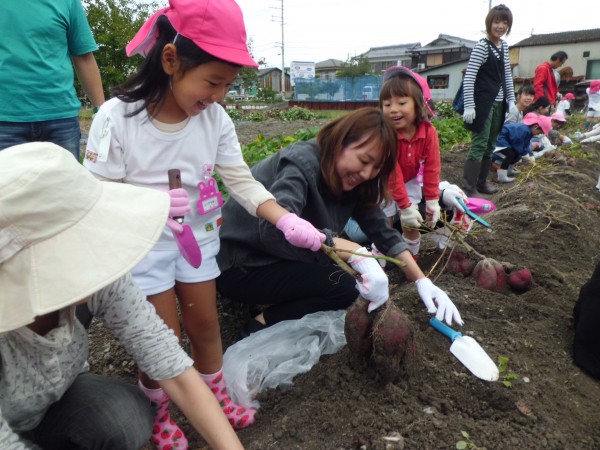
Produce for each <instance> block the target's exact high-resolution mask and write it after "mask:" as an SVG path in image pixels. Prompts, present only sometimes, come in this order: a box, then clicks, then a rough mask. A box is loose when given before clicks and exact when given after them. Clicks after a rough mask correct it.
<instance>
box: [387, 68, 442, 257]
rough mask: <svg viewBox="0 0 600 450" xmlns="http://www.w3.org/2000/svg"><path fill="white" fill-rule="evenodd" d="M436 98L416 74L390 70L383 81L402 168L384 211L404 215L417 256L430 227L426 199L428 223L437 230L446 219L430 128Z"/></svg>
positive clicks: (408, 239)
mask: <svg viewBox="0 0 600 450" xmlns="http://www.w3.org/2000/svg"><path fill="white" fill-rule="evenodd" d="M430 100H431V93H430V90H429V86H428V85H427V81H425V79H423V77H421V76H420V75H418V74H416V73H414V72H412V71H411V70H410V69H408V68H406V67H402V66H397V67H390V68H389V69H388V70H386V71H385V73H384V75H383V86H382V87H381V92H380V94H379V106H380V108H381V109H382V111H383V112H384V113H385V114H386V115H387V116H389V117H390V119H392V121H393V123H394V125H395V127H396V131H397V133H398V163H397V164H396V170H395V176H393V177H390V191H391V192H392V197H393V199H394V201H393V202H392V203H391V204H388V205H387V206H386V207H385V208H384V211H385V213H386V215H387V216H388V217H393V216H394V215H395V213H396V211H397V210H398V209H399V210H400V223H401V225H402V236H403V237H404V240H405V241H406V243H407V244H408V246H409V249H410V251H411V253H412V254H413V255H416V254H417V253H418V252H419V247H420V244H421V234H420V232H419V227H420V226H421V223H422V222H423V221H424V220H423V217H422V216H421V213H420V212H419V210H418V205H419V203H421V200H422V198H423V196H424V197H425V205H426V207H425V211H426V221H427V225H428V226H429V227H430V228H433V227H434V226H435V224H436V222H437V221H438V219H439V217H440V204H439V195H440V190H439V184H440V171H441V164H440V145H439V140H438V134H437V131H436V129H435V127H434V126H433V125H432V124H431V122H430V120H429V119H430V117H431V115H432V111H431V109H430V108H429V106H428V102H429V101H430Z"/></svg>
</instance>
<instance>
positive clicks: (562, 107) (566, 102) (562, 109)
mask: <svg viewBox="0 0 600 450" xmlns="http://www.w3.org/2000/svg"><path fill="white" fill-rule="evenodd" d="M573 100H575V96H574V95H573V93H572V92H567V93H566V94H565V96H564V97H563V98H562V99H561V100H560V102H558V105H557V106H556V112H558V113H561V114H562V115H563V116H565V117H567V116H570V115H571V102H572V101H573Z"/></svg>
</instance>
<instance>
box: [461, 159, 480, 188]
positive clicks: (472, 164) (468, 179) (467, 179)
mask: <svg viewBox="0 0 600 450" xmlns="http://www.w3.org/2000/svg"><path fill="white" fill-rule="evenodd" d="M480 169H481V163H480V162H479V161H477V160H476V159H467V160H466V161H465V168H464V174H463V185H462V186H461V189H462V190H463V192H464V193H465V195H466V196H467V197H473V196H474V195H475V194H477V190H476V188H475V185H476V184H477V177H478V176H479V171H480Z"/></svg>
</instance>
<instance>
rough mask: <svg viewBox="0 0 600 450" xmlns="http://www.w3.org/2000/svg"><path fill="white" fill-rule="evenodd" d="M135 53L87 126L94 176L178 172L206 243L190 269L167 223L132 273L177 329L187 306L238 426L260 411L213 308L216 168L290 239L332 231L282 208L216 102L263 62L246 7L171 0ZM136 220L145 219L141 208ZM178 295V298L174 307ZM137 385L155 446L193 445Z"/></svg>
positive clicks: (157, 396)
mask: <svg viewBox="0 0 600 450" xmlns="http://www.w3.org/2000/svg"><path fill="white" fill-rule="evenodd" d="M127 54H128V55H129V56H131V55H135V54H141V55H143V56H145V60H144V62H143V63H142V65H141V66H140V68H139V69H138V71H137V73H135V74H134V75H133V76H132V77H131V78H130V79H129V80H127V81H126V82H125V83H123V84H122V85H121V86H118V87H117V88H116V89H115V90H114V94H115V97H114V98H113V99H111V100H110V101H108V102H106V103H105V104H104V105H103V107H102V108H101V109H100V111H99V112H98V113H97V115H96V117H95V119H94V121H93V123H92V127H91V130H90V135H89V139H88V144H87V149H86V157H85V166H86V167H87V168H88V169H89V170H90V171H92V172H93V173H94V174H95V175H97V176H98V177H100V178H102V179H105V180H111V181H117V182H122V183H130V184H134V185H137V186H143V187H148V188H152V189H159V190H163V191H168V192H169V194H170V195H171V197H185V196H184V195H183V196H182V189H172V190H169V183H168V181H169V180H168V175H167V172H168V170H169V169H179V170H180V173H181V182H182V188H183V189H184V190H185V192H183V194H185V193H187V195H188V196H189V201H185V200H184V201H183V202H182V204H181V211H179V213H178V214H177V216H184V215H185V223H186V225H189V226H190V227H191V229H192V230H193V233H194V237H195V239H196V240H197V242H198V245H199V247H200V249H201V252H202V262H201V265H200V266H199V267H192V266H191V264H189V263H188V262H187V261H186V260H185V259H184V258H183V256H182V254H181V252H180V251H179V250H178V246H177V243H176V241H175V238H174V236H173V232H175V233H181V232H182V227H181V225H179V226H177V225H178V224H177V222H175V223H174V221H170V224H171V226H170V227H165V229H164V230H163V233H162V236H161V237H160V239H159V240H158V243H157V244H156V245H155V246H154V248H153V249H152V250H151V251H150V253H149V254H148V256H147V257H145V258H144V259H143V260H142V261H141V262H140V263H139V264H138V265H137V266H136V267H135V268H134V269H133V275H134V278H135V281H136V282H137V284H138V285H139V286H140V288H141V289H142V291H143V292H144V294H145V295H146V296H147V299H148V301H149V302H150V303H152V304H153V305H154V307H155V308H156V311H157V312H158V314H159V315H160V316H161V317H162V319H163V320H164V321H165V322H166V324H167V325H168V326H169V327H170V328H171V329H172V330H173V331H174V332H175V334H176V335H177V336H178V337H180V338H181V328H180V324H179V314H180V315H181V318H182V321H183V327H184V329H185V332H186V334H187V336H188V337H189V339H190V343H191V352H192V357H193V359H194V366H195V367H196V369H197V370H198V371H199V372H200V375H201V377H202V378H203V379H204V381H205V382H206V383H207V384H208V386H209V387H210V388H211V390H212V391H213V393H214V394H215V396H216V397H217V399H218V401H219V402H220V404H221V407H222V408H223V411H224V412H225V415H226V416H227V417H228V419H229V421H230V423H231V424H232V426H233V427H234V428H236V429H239V428H244V427H246V426H248V425H251V424H252V423H253V422H254V414H255V410H254V409H249V408H244V407H243V406H240V405H237V404H235V403H233V402H232V400H231V398H230V397H229V394H228V391H227V387H226V384H225V379H224V378H223V373H222V366H223V355H222V344H221V335H220V329H219V320H218V314H217V307H216V283H215V279H216V278H217V276H219V274H220V272H219V267H218V265H217V263H216V255H217V253H218V251H219V246H220V241H219V229H220V226H221V222H222V219H221V205H222V203H223V198H222V195H221V193H219V191H218V187H217V183H216V181H215V179H214V178H213V174H214V173H215V172H216V173H218V174H219V175H220V177H221V179H222V180H223V183H224V184H225V185H226V186H227V188H228V191H229V193H230V195H231V196H232V197H234V198H235V199H236V200H237V201H238V202H240V203H241V204H242V205H243V206H244V208H245V209H246V210H247V211H248V213H250V214H252V215H253V216H255V217H259V218H261V226H263V227H267V228H268V227H277V228H278V229H279V230H281V232H283V233H284V234H285V238H286V239H287V240H288V241H289V242H290V243H291V244H293V245H295V246H297V247H301V248H308V249H311V250H313V251H316V250H318V249H319V248H320V244H321V242H323V241H324V240H325V235H324V234H322V233H320V232H319V231H318V230H316V229H315V228H314V227H313V226H312V225H311V224H310V223H308V222H307V221H305V220H303V219H300V218H299V217H298V216H296V215H295V214H293V213H289V212H288V211H287V210H286V209H284V208H282V207H281V206H279V204H278V203H277V202H276V201H275V198H274V197H273V195H272V194H270V193H269V192H268V191H267V190H266V189H265V188H264V186H263V185H262V184H260V183H258V182H257V181H256V180H255V179H254V178H253V177H252V174H251V172H250V170H249V168H248V166H247V165H246V163H245V162H244V159H243V156H242V152H241V149H240V145H239V142H238V140H237V135H236V133H235V128H234V125H233V122H232V120H231V119H230V118H229V116H228V115H227V113H226V112H225V110H224V109H223V108H222V107H221V105H219V104H218V102H220V101H222V100H223V98H224V97H225V95H226V93H227V92H228V91H229V89H230V86H231V85H232V83H233V82H234V81H235V79H236V77H237V76H238V73H239V71H240V69H241V68H242V67H243V66H250V67H257V64H256V62H255V61H254V60H253V59H252V57H251V55H250V54H249V52H248V48H247V45H246V31H245V26H244V21H243V16H242V11H241V10H240V8H239V6H238V5H237V4H236V3H235V2H234V1H233V0H170V6H169V7H167V8H164V9H161V10H159V11H158V12H157V13H155V14H154V15H153V16H152V17H150V18H149V19H148V21H147V22H146V23H145V24H144V25H143V26H142V28H141V29H140V30H139V31H138V33H137V34H136V35H135V37H134V38H133V40H132V41H131V42H130V43H129V44H128V45H127ZM139 220H144V218H143V217H140V218H139ZM178 302H179V305H178ZM139 385H140V387H141V388H142V390H143V391H144V392H145V393H146V395H147V396H148V397H150V398H151V399H152V400H153V401H154V402H155V403H157V404H158V405H159V409H158V413H157V415H156V419H155V423H154V435H153V441H154V443H155V444H156V445H157V446H158V447H159V448H161V449H162V448H167V446H169V445H170V447H169V448H187V441H186V439H185V436H183V433H182V431H181V430H180V429H179V427H178V426H177V425H176V424H175V423H173V421H172V420H171V418H170V417H169V410H168V406H169V398H168V397H167V395H166V394H165V392H164V391H163V390H162V389H160V387H159V385H158V384H157V382H156V381H155V380H152V379H150V378H149V377H148V376H147V375H146V374H144V373H142V374H141V376H140V382H139Z"/></svg>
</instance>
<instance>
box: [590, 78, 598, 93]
mask: <svg viewBox="0 0 600 450" xmlns="http://www.w3.org/2000/svg"><path fill="white" fill-rule="evenodd" d="M598 91H600V80H594V81H592V82H591V83H590V94H596V93H598Z"/></svg>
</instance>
